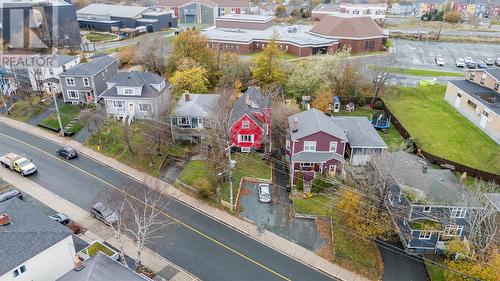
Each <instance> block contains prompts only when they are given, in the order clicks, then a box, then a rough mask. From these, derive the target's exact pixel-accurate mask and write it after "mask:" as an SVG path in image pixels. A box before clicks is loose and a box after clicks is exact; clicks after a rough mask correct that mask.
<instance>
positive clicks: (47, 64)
mask: <svg viewBox="0 0 500 281" xmlns="http://www.w3.org/2000/svg"><path fill="white" fill-rule="evenodd" d="M32 59H33V60H32V61H33V62H34V63H33V66H31V67H28V71H27V72H28V76H29V81H30V83H31V88H32V89H33V91H45V90H50V89H52V90H55V91H56V93H60V92H61V85H60V83H59V82H58V81H59V79H58V78H57V77H58V75H59V74H61V73H63V72H64V71H66V70H68V69H70V68H72V67H73V66H75V65H77V64H79V63H80V56H67V55H51V56H45V55H38V56H34V57H32ZM49 78H51V79H49ZM49 87H50V88H49Z"/></svg>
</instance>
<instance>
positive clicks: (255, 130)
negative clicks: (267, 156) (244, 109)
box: [231, 114, 264, 149]
mask: <svg viewBox="0 0 500 281" xmlns="http://www.w3.org/2000/svg"><path fill="white" fill-rule="evenodd" d="M243 121H248V122H250V127H249V128H246V129H245V128H243ZM263 129H264V128H262V129H261V127H260V126H259V125H257V124H256V123H255V122H254V121H253V120H252V119H251V118H250V117H248V115H246V114H245V115H244V116H243V117H241V118H240V119H239V120H238V122H236V123H235V124H234V125H233V126H232V127H231V144H232V145H234V146H236V147H240V148H241V147H250V148H254V149H259V148H261V147H262V135H263V132H262V130H263ZM238 135H253V136H254V137H253V139H254V142H253V143H250V142H244V143H238Z"/></svg>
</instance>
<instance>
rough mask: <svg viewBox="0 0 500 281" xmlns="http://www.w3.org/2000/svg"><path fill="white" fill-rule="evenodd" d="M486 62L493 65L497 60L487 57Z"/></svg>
mask: <svg viewBox="0 0 500 281" xmlns="http://www.w3.org/2000/svg"><path fill="white" fill-rule="evenodd" d="M484 62H485V63H486V64H487V65H493V64H494V63H495V60H494V59H493V58H486V59H485V60H484Z"/></svg>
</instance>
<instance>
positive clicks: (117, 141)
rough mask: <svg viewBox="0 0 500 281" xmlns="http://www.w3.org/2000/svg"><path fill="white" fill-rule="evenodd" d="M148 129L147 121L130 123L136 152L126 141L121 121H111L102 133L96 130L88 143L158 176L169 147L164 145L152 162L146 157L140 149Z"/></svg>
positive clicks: (104, 152)
mask: <svg viewBox="0 0 500 281" xmlns="http://www.w3.org/2000/svg"><path fill="white" fill-rule="evenodd" d="M147 129H149V127H148V125H146V124H145V123H139V122H133V123H132V124H131V125H130V129H129V133H130V143H131V146H132V148H133V150H134V153H131V152H130V151H129V149H128V147H127V144H126V143H125V141H124V138H123V126H122V123H121V122H110V123H109V125H108V126H107V127H106V128H103V129H101V132H100V133H97V132H96V133H94V134H92V136H90V138H89V139H88V140H87V142H86V145H87V146H89V147H91V148H93V149H94V150H97V151H99V152H101V153H102V154H104V155H106V156H109V157H113V158H115V159H116V160H118V161H120V162H122V163H124V164H126V165H128V166H130V167H133V168H136V169H138V170H141V171H143V172H146V173H148V174H149V175H151V176H155V177H158V176H159V175H160V169H161V167H162V165H163V162H164V161H165V157H166V154H167V151H166V150H167V149H166V147H164V146H162V147H161V149H162V151H161V155H155V156H154V157H153V159H152V162H151V163H150V162H149V161H148V160H147V159H145V158H144V157H143V156H142V155H141V153H140V151H138V149H139V148H140V147H141V145H142V143H143V142H144V139H145V138H147V136H145V135H144V134H143V132H145V131H146V132H147ZM141 132H142V133H141Z"/></svg>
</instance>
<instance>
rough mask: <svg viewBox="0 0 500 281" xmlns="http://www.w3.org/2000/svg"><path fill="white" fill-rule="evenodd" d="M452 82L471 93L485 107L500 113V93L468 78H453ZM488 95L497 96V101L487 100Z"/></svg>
mask: <svg viewBox="0 0 500 281" xmlns="http://www.w3.org/2000/svg"><path fill="white" fill-rule="evenodd" d="M450 83H451V84H453V85H455V87H457V88H458V89H460V90H462V91H464V92H466V93H467V94H469V95H471V96H472V97H473V98H474V99H476V100H477V101H478V102H480V103H481V104H482V105H484V106H485V107H487V108H489V109H490V110H493V111H494V112H495V113H496V114H500V94H499V93H497V92H495V91H493V90H492V89H489V88H486V87H483V86H481V85H478V84H476V83H472V82H470V81H468V80H451V81H450ZM488 97H496V100H495V102H490V101H488V100H485V98H488Z"/></svg>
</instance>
